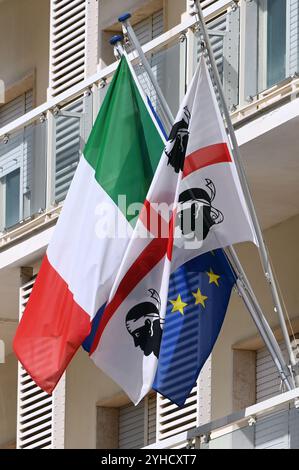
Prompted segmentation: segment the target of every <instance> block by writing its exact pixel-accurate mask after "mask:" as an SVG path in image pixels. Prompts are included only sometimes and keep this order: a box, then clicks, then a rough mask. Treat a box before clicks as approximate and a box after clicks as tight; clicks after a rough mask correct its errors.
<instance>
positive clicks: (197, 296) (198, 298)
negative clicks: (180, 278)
mask: <svg viewBox="0 0 299 470" xmlns="http://www.w3.org/2000/svg"><path fill="white" fill-rule="evenodd" d="M192 295H193V297H194V298H195V305H198V304H201V305H202V306H203V307H204V308H206V306H205V300H207V298H208V297H207V296H206V295H202V293H201V292H200V289H197V292H196V293H195V292H192Z"/></svg>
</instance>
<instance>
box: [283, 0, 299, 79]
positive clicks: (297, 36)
mask: <svg viewBox="0 0 299 470" xmlns="http://www.w3.org/2000/svg"><path fill="white" fill-rule="evenodd" d="M286 44H287V48H286V50H287V64H286V65H287V70H286V72H287V76H290V75H293V74H294V73H295V72H298V70H299V5H298V0H287V42H286Z"/></svg>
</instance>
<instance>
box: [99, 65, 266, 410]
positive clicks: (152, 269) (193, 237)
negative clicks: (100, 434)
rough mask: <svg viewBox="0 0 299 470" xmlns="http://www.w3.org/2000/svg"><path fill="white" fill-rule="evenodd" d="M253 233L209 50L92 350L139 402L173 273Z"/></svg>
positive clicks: (153, 361)
mask: <svg viewBox="0 0 299 470" xmlns="http://www.w3.org/2000/svg"><path fill="white" fill-rule="evenodd" d="M246 240H247V241H252V242H254V243H257V242H256V236H255V233H254V229H253V226H252V222H251V219H250V216H249V213H248V209H247V205H246V202H245V199H244V196H243V193H242V190H241V186H240V182H239V179H238V175H237V171H236V168H235V163H234V161H233V157H232V155H231V153H230V150H229V147H228V142H227V135H226V132H225V129H224V125H223V121H222V118H221V115H220V111H219V108H218V104H217V100H216V96H215V93H214V90H213V86H212V83H211V79H210V76H209V73H208V70H207V66H206V64H205V61H204V59H203V57H202V58H201V60H200V63H199V65H198V68H197V71H196V73H195V76H194V78H193V80H192V82H191V85H190V87H189V90H188V92H187V94H186V96H185V98H184V100H183V103H182V105H181V107H180V110H179V112H178V115H177V118H176V122H175V124H174V126H173V129H172V131H171V134H170V137H169V140H168V142H167V145H166V148H165V150H164V152H163V154H162V157H161V160H160V162H159V165H158V168H157V170H156V173H155V175H154V178H153V181H152V184H151V186H150V189H149V192H148V194H147V197H146V200H145V202H144V205H143V209H142V210H141V212H140V216H139V219H138V221H137V224H136V227H135V229H134V232H133V234H132V238H131V240H130V243H129V245H128V247H127V250H126V253H125V256H124V258H123V260H122V263H121V265H120V268H119V271H118V274H117V277H116V279H115V282H114V285H113V288H112V290H111V292H110V296H109V300H108V302H107V305H106V308H105V310H104V312H103V314H102V316H101V319H100V322H99V326H98V329H97V331H96V334H95V336H94V338H93V344H92V347H91V350H90V354H91V357H92V359H93V360H94V362H95V363H96V364H97V365H98V366H99V367H100V368H101V369H102V370H104V371H105V372H106V373H107V374H108V375H110V376H111V377H112V378H113V379H114V380H115V381H116V382H117V383H118V384H120V385H121V387H122V388H123V389H124V390H125V392H126V393H127V394H128V395H129V397H130V398H131V399H132V401H133V402H135V403H138V402H139V401H140V400H141V399H142V398H143V397H144V396H145V395H146V394H147V393H148V392H149V391H150V389H151V388H152V385H153V381H154V378H155V374H156V369H157V361H158V356H159V349H160V343H161V338H162V331H163V323H164V319H165V312H166V308H167V296H168V288H169V286H168V284H169V277H170V274H171V272H174V271H176V270H177V269H178V268H179V267H180V266H182V265H183V264H185V263H186V261H188V260H191V259H193V258H195V257H197V256H198V255H200V254H203V253H206V252H209V251H212V250H216V249H217V248H222V247H225V246H228V245H231V244H233V243H237V242H241V241H246ZM210 275H211V276H212V275H213V273H212V272H210ZM214 277H215V276H214ZM218 277H219V276H218ZM215 278H216V277H215ZM232 282H233V281H232ZM229 288H231V287H230V286H228V289H229ZM201 300H202V299H201ZM202 301H203V300H202ZM156 381H157V380H156ZM178 401H179V400H178Z"/></svg>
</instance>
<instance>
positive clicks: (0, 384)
mask: <svg viewBox="0 0 299 470" xmlns="http://www.w3.org/2000/svg"><path fill="white" fill-rule="evenodd" d="M17 373H18V367H17V360H16V358H15V356H14V355H13V354H10V355H9V356H7V357H6V359H5V363H4V364H0V447H3V446H5V445H6V444H10V443H11V442H14V441H15V440H16V426H17Z"/></svg>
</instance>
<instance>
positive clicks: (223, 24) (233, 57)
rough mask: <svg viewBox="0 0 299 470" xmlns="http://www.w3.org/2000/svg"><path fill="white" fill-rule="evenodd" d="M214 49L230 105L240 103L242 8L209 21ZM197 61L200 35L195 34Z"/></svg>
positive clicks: (196, 60) (197, 58) (196, 61)
mask: <svg viewBox="0 0 299 470" xmlns="http://www.w3.org/2000/svg"><path fill="white" fill-rule="evenodd" d="M207 26H208V30H209V35H210V41H211V46H212V50H213V53H214V58H215V61H216V65H217V68H218V72H219V75H220V78H221V81H222V85H223V90H224V94H225V98H226V101H227V104H228V106H229V107H230V108H231V107H234V106H237V105H238V104H239V44H240V9H239V8H237V9H235V10H231V11H229V12H226V13H224V14H222V15H220V16H218V17H217V18H215V19H213V20H211V21H209V22H208V23H207ZM194 51H195V52H194V53H195V63H198V60H199V57H200V36H199V34H198V33H196V34H195V48H194Z"/></svg>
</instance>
